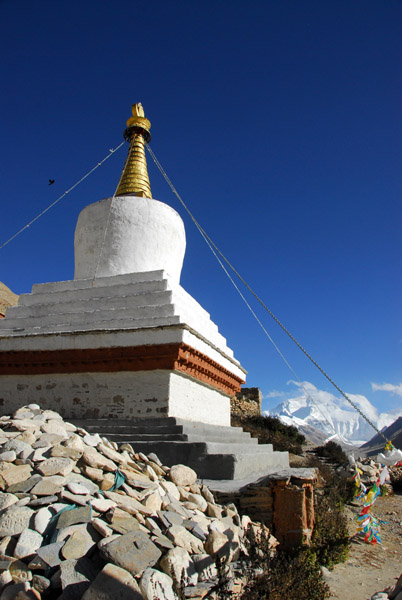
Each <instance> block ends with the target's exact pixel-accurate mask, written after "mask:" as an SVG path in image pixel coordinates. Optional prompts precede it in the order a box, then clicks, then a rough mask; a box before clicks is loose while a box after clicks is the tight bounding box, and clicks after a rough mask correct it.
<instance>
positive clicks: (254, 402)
mask: <svg viewBox="0 0 402 600" xmlns="http://www.w3.org/2000/svg"><path fill="white" fill-rule="evenodd" d="M261 400H262V394H261V390H260V388H258V387H250V388H242V389H241V392H238V393H237V394H236V396H234V397H233V398H232V399H231V413H232V416H238V417H253V416H255V415H257V416H259V415H261Z"/></svg>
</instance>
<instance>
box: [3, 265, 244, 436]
mask: <svg viewBox="0 0 402 600" xmlns="http://www.w3.org/2000/svg"><path fill="white" fill-rule="evenodd" d="M244 379H245V371H244V369H242V367H241V366H240V364H239V362H238V361H237V360H236V359H235V358H234V357H233V352H232V350H230V348H228V347H227V345H226V340H225V338H224V337H223V336H222V335H221V334H220V333H219V331H218V328H217V326H216V325H215V324H214V323H213V322H212V321H211V319H210V316H209V314H208V313H207V312H206V311H205V310H204V309H203V308H202V307H201V306H200V305H199V304H198V302H196V301H195V300H194V298H192V297H191V296H190V295H189V294H188V293H187V292H186V291H185V290H184V289H183V288H182V287H181V286H180V285H179V284H178V283H177V281H175V280H174V279H172V278H171V277H169V275H168V274H167V273H165V272H164V271H162V270H160V271H146V272H143V273H131V274H124V275H114V276H110V277H100V278H98V279H96V280H94V281H93V280H91V279H80V280H74V281H61V282H55V283H46V284H39V285H35V286H34V287H33V289H32V293H31V294H23V295H22V296H20V300H19V304H18V306H16V307H12V308H10V309H9V310H8V311H7V315H6V318H5V319H2V320H1V323H0V406H1V407H2V408H3V410H4V411H5V412H8V413H12V412H13V411H14V410H15V409H16V408H18V407H19V406H22V405H23V404H27V403H29V402H36V403H37V404H39V405H40V406H41V407H42V408H54V409H55V410H57V411H59V412H60V413H61V414H62V415H63V417H64V418H66V419H69V420H71V419H74V418H75V419H78V418H105V419H109V418H120V419H123V418H128V419H132V418H135V417H154V418H158V417H169V416H174V417H179V418H182V419H187V420H193V421H202V422H206V423H210V424H216V425H225V426H228V425H229V424H230V398H231V397H232V396H234V395H235V393H236V392H237V391H239V390H240V387H241V384H242V383H243V382H244Z"/></svg>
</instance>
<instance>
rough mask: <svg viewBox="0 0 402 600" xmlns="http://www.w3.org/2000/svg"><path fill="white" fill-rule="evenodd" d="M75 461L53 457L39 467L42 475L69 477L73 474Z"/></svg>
mask: <svg viewBox="0 0 402 600" xmlns="http://www.w3.org/2000/svg"><path fill="white" fill-rule="evenodd" d="M74 466H75V461H74V460H71V459H70V458H62V457H52V458H47V459H46V460H44V461H43V462H41V463H40V465H39V466H38V467H37V470H38V471H39V472H40V473H42V475H45V476H47V475H64V476H65V475H68V474H69V473H71V471H72V469H73V467H74Z"/></svg>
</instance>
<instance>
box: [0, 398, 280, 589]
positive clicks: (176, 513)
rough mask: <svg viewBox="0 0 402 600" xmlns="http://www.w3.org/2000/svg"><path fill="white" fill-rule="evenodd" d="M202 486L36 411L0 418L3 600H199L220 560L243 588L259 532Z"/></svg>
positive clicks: (185, 472) (178, 470) (188, 473)
mask: <svg viewBox="0 0 402 600" xmlns="http://www.w3.org/2000/svg"><path fill="white" fill-rule="evenodd" d="M196 480H197V474H196V473H195V472H194V471H193V470H192V469H190V468H188V467H186V466H184V465H175V466H173V467H171V468H169V467H166V466H164V465H162V464H161V462H160V461H159V460H158V457H157V456H155V455H151V454H149V455H148V456H145V455H144V454H141V453H135V452H134V450H133V448H132V447H131V446H130V445H129V444H123V445H122V446H120V447H119V448H118V447H117V445H116V444H115V443H113V442H110V441H108V440H107V439H106V438H100V437H99V435H97V434H95V435H89V434H88V433H87V432H86V431H85V430H84V429H80V428H77V427H75V426H74V425H73V424H71V423H66V422H65V421H63V419H62V418H61V416H60V415H59V414H58V413H56V412H54V411H51V410H44V411H42V410H40V408H39V407H38V406H37V405H29V406H27V407H23V408H21V409H19V410H18V411H17V412H16V413H15V414H14V415H13V416H12V417H10V416H3V417H0V490H1V491H0V600H12V599H16V600H41V599H42V598H43V599H46V598H47V599H49V600H53V599H54V600H80V599H81V598H82V599H83V600H115V599H116V598H119V600H141V599H143V600H154V599H155V598H157V599H166V600H175V598H176V596H175V594H174V592H173V588H174V583H175V581H176V583H177V584H180V582H181V580H182V581H183V584H185V587H186V589H185V594H186V597H191V598H194V599H195V600H197V599H199V600H201V599H202V598H203V597H204V596H205V594H207V593H208V592H209V591H210V590H211V588H213V587H214V586H215V585H216V584H217V571H216V566H215V558H216V556H217V555H219V556H221V557H224V561H225V564H226V567H225V568H226V572H227V576H228V585H229V586H232V589H233V590H234V591H236V586H237V589H238V587H239V581H240V579H241V572H240V571H239V572H237V571H236V561H237V560H238V559H239V558H240V557H241V556H244V554H245V553H246V548H245V546H244V532H245V529H246V528H247V527H248V526H250V525H251V527H253V528H255V531H256V534H258V532H259V531H260V530H261V526H259V525H258V524H252V523H251V522H250V519H248V518H247V517H245V516H243V517H239V515H238V513H237V510H236V508H235V507H234V505H229V506H225V507H224V506H220V505H218V504H216V503H215V501H214V498H213V495H212V493H211V492H210V491H209V489H208V488H207V487H206V486H205V485H199V484H198V483H197V481H196ZM270 544H271V545H272V547H274V546H275V545H276V544H277V542H276V540H275V538H273V537H272V536H271V537H270ZM211 597H213V596H211Z"/></svg>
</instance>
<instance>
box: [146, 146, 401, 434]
mask: <svg viewBox="0 0 402 600" xmlns="http://www.w3.org/2000/svg"><path fill="white" fill-rule="evenodd" d="M146 147H147V149H148V152H149V153H150V155H151V157H152V159H153V161H154V163H155V164H156V166H157V167H158V169H159V171H160V172H161V174H162V176H163V177H164V179H165V181H166V183H167V184H168V185H169V187H170V189H171V190H172V192H173V193H174V195H175V196H176V197H177V199H178V200H179V202H180V204H181V205H182V206H183V208H184V209H185V211H186V212H187V214H188V215H189V216H190V218H191V220H192V221H193V223H194V224H195V226H196V227H197V229H198V230H199V231H200V233H201V232H202V235H203V237H204V239H205V240H208V242H209V243H210V244H211V246H212V247H213V248H214V249H215V250H216V252H217V253H218V254H219V256H220V257H221V258H222V260H223V261H224V262H225V263H226V264H227V265H228V267H229V268H230V269H231V270H232V271H233V273H234V274H235V275H236V276H237V277H238V278H239V279H240V281H241V282H242V283H243V285H245V286H246V288H247V289H248V290H249V292H250V293H251V294H252V295H253V296H254V298H255V299H256V300H257V301H258V302H259V303H260V304H261V306H262V307H263V308H264V310H265V311H266V312H267V313H268V314H269V315H270V316H271V317H272V318H273V319H274V321H275V322H276V323H277V324H278V325H279V327H281V329H282V330H283V331H284V332H285V333H286V335H287V336H288V337H289V338H290V339H291V340H292V342H294V343H295V344H296V346H297V347H298V348H299V349H300V350H301V351H302V352H303V354H304V355H305V356H306V357H307V358H308V359H309V360H310V361H311V362H312V363H313V365H314V366H315V367H316V368H317V369H318V370H319V371H320V373H321V374H322V375H324V377H325V378H326V379H327V380H328V381H329V382H330V383H331V385H333V386H334V388H335V389H336V390H337V391H338V392H339V393H340V394H341V395H342V396H343V398H345V400H346V401H347V402H349V404H350V405H351V406H352V407H353V408H354V409H355V410H356V412H358V413H359V415H360V416H361V417H362V418H363V419H364V420H365V421H366V422H367V423H368V424H369V425H370V426H371V427H372V428H373V429H374V431H376V432H377V433H378V435H379V436H381V437H382V438H383V439H384V440H385V441H386V442H387V443H388V442H389V440H388V439H387V438H386V437H385V435H384V434H383V433H382V432H381V431H380V430H379V429H378V428H377V427H376V426H375V425H374V423H373V422H372V421H371V420H370V419H369V418H368V417H367V416H366V415H365V414H364V413H363V412H362V411H361V410H360V408H359V407H358V406H357V405H356V404H355V402H353V400H351V399H350V398H349V397H348V396H347V394H345V392H344V391H343V390H342V389H341V388H340V387H339V386H338V385H337V384H336V383H335V382H334V381H333V379H332V378H331V377H330V376H329V375H328V374H327V373H326V372H325V371H324V369H322V368H321V367H320V365H319V364H318V363H317V361H315V360H314V358H313V357H312V356H311V355H310V354H309V353H308V352H307V350H305V348H303V346H302V345H301V344H300V343H299V342H298V341H297V340H296V338H295V337H294V336H293V335H292V334H291V333H290V331H289V330H288V329H287V328H286V327H285V326H284V325H283V324H282V323H281V321H280V320H279V319H278V318H277V317H276V316H275V315H274V313H273V312H272V311H271V310H270V309H269V308H268V306H267V305H266V304H265V303H264V302H263V301H262V300H261V298H260V297H259V296H258V295H257V294H256V292H254V290H253V289H252V288H251V287H250V286H249V284H248V283H247V282H246V281H245V279H244V278H243V277H242V276H241V275H240V273H239V272H238V271H237V270H236V269H235V268H234V266H233V265H232V264H231V263H230V262H229V260H228V259H227V258H226V257H225V256H224V254H223V253H222V252H221V251H220V250H219V248H218V247H217V246H216V244H214V242H213V241H212V240H211V238H210V237H209V236H208V234H207V233H206V231H205V230H204V229H203V228H202V227H201V225H200V224H199V223H198V221H197V220H196V219H195V217H194V216H193V214H192V213H191V211H190V209H189V208H188V207H187V205H186V204H185V202H184V201H183V200H182V198H181V197H180V195H179V193H178V192H177V190H176V188H175V187H174V185H173V183H172V182H171V181H170V179H169V177H168V175H167V173H166V171H165V170H164V169H163V167H162V165H161V164H160V162H159V160H158V159H157V158H156V156H155V154H154V152H153V150H152V148H150V146H149V145H148V144H147V146H146Z"/></svg>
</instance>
